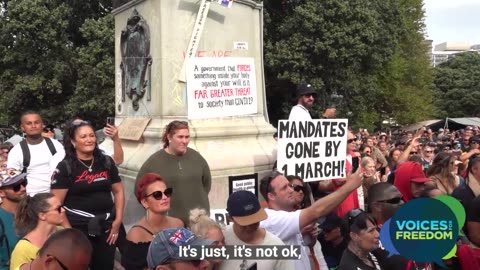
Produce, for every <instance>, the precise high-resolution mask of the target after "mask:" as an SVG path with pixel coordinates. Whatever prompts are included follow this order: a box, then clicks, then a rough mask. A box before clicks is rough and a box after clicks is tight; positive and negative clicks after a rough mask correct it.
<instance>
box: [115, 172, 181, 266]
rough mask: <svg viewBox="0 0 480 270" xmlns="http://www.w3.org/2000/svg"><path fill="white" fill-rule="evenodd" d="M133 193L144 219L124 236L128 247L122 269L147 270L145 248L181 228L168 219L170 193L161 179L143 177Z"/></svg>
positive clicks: (179, 223)
mask: <svg viewBox="0 0 480 270" xmlns="http://www.w3.org/2000/svg"><path fill="white" fill-rule="evenodd" d="M135 191H136V194H135V195H136V197H137V200H138V202H139V203H140V204H141V205H142V206H143V208H145V216H144V217H142V218H141V219H140V220H139V221H138V222H137V223H136V224H135V225H134V226H133V227H132V228H131V229H130V231H129V232H128V234H127V243H126V245H125V251H124V253H123V254H122V266H123V267H124V268H125V270H142V269H148V265H147V259H146V258H147V253H148V247H149V245H150V242H151V241H152V240H153V237H154V236H155V234H157V233H158V232H159V231H161V230H163V229H167V228H178V227H183V226H184V224H183V222H182V221H181V220H180V219H178V218H174V217H168V216H167V212H168V210H170V197H171V196H172V193H173V190H172V188H167V186H166V184H165V181H164V180H163V178H162V177H161V176H160V175H158V174H154V173H147V174H145V175H144V176H143V177H142V178H140V179H139V180H138V181H137V183H136V188H135Z"/></svg>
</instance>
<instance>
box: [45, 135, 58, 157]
mask: <svg viewBox="0 0 480 270" xmlns="http://www.w3.org/2000/svg"><path fill="white" fill-rule="evenodd" d="M45 142H47V145H48V149H50V153H52V156H53V155H55V154H56V153H57V149H56V148H55V145H53V142H52V140H51V139H50V138H45Z"/></svg>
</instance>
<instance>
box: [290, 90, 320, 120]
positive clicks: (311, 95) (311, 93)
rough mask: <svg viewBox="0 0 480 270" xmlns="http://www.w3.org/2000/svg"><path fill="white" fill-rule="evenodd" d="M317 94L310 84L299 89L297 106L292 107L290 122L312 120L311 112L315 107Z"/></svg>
mask: <svg viewBox="0 0 480 270" xmlns="http://www.w3.org/2000/svg"><path fill="white" fill-rule="evenodd" d="M316 95H317V92H316V91H315V89H313V87H312V85H310V84H300V85H299V86H298V87H297V105H295V106H293V107H292V110H291V111H290V115H289V116H288V120H312V116H311V115H310V112H309V110H310V109H311V108H312V107H313V102H314V101H315V96H316Z"/></svg>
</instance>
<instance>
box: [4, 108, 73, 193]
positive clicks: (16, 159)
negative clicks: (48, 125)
mask: <svg viewBox="0 0 480 270" xmlns="http://www.w3.org/2000/svg"><path fill="white" fill-rule="evenodd" d="M20 121H21V124H20V127H21V129H22V131H23V132H24V133H25V141H24V142H20V143H18V144H17V145H15V146H14V147H13V148H12V150H11V151H10V153H9V154H8V161H7V168H13V169H17V170H20V171H23V172H26V173H27V176H28V179H29V181H30V185H28V189H27V193H28V195H30V196H33V195H35V194H37V193H43V192H50V182H51V175H52V173H53V171H54V170H55V168H56V167H57V165H58V163H59V162H60V161H62V160H63V158H64V157H65V149H64V148H63V145H62V144H61V143H59V142H58V141H57V140H55V139H45V138H43V137H42V131H43V121H42V117H41V116H40V114H38V113H36V112H33V111H27V112H25V113H23V114H22V117H21V118H20ZM47 140H48V141H47ZM25 142H26V143H25ZM22 144H23V145H24V146H23V147H24V149H22ZM24 153H25V154H26V155H25V157H24ZM28 155H29V156H30V157H29V158H28ZM25 163H27V164H25Z"/></svg>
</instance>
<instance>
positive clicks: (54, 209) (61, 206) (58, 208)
mask: <svg viewBox="0 0 480 270" xmlns="http://www.w3.org/2000/svg"><path fill="white" fill-rule="evenodd" d="M62 208H63V205H60V206H59V207H57V208H53V209H50V210H48V211H45V213H47V212H50V211H57V212H58V213H59V214H60V213H62Z"/></svg>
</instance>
